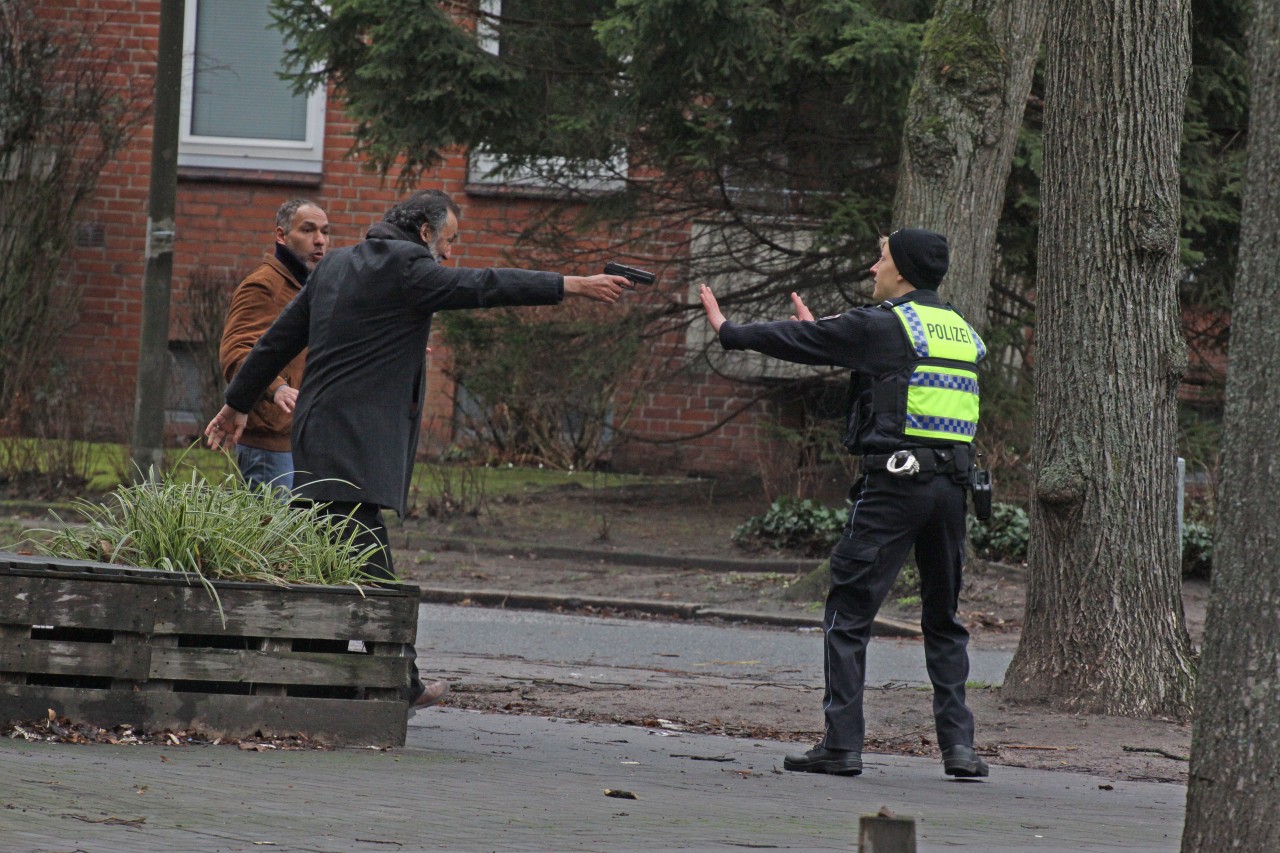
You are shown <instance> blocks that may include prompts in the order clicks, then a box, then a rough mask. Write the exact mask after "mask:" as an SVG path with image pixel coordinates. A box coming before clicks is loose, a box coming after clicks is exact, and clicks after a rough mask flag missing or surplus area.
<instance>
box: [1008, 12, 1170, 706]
mask: <svg viewBox="0 0 1280 853" xmlns="http://www.w3.org/2000/svg"><path fill="white" fill-rule="evenodd" d="M1046 47H1047V60H1046V80H1045V93H1046V99H1045V104H1046V110H1045V128H1044V183H1043V186H1042V191H1041V198H1042V222H1041V227H1040V240H1039V246H1038V253H1039V264H1038V274H1037V282H1038V290H1039V292H1038V295H1037V310H1038V316H1039V322H1038V323H1037V324H1036V377H1037V389H1038V395H1037V400H1036V413H1035V421H1036V422H1035V438H1034V440H1033V443H1032V444H1033V446H1032V449H1033V453H1034V458H1035V460H1036V484H1035V491H1034V496H1033V500H1032V506H1031V524H1032V527H1031V547H1030V552H1029V559H1030V580H1029V584H1028V589H1027V611H1026V620H1025V626H1024V628H1023V632H1022V640H1021V642H1020V643H1019V644H1018V650H1017V653H1016V654H1015V655H1014V658H1013V662H1012V664H1011V665H1010V667H1009V672H1008V674H1007V676H1006V679H1005V688H1004V693H1005V695H1006V696H1007V697H1009V698H1011V699H1013V700H1015V701H1024V702H1025V701H1042V702H1047V703H1049V704H1050V705H1052V706H1054V707H1058V708H1062V709H1067V710H1078V711H1087V712H1094V713H1109V714H1125V715H1135V716H1140V715H1155V714H1159V715H1170V716H1186V715H1187V714H1189V712H1190V709H1191V699H1192V690H1193V681H1194V667H1193V659H1192V654H1191V644H1190V640H1189V638H1188V636H1187V631H1186V624H1185V622H1184V620H1183V614H1182V599H1181V594H1180V593H1181V565H1180V559H1179V550H1180V549H1179V542H1178V534H1177V519H1176V515H1177V505H1176V497H1177V495H1176V458H1177V447H1176V441H1175V439H1176V408H1175V405H1176V394H1177V390H1178V384H1179V380H1180V378H1181V376H1182V373H1183V370H1184V368H1185V365H1186V346H1185V344H1184V342H1183V339H1182V333H1181V326H1180V324H1179V314H1178V303H1177V294H1176V284H1177V281H1178V276H1179V266H1178V213H1179V199H1180V196H1179V192H1178V153H1179V144H1180V134H1181V128H1182V109H1183V101H1184V94H1185V87H1186V81H1187V75H1188V72H1189V68H1190V48H1189V41H1188V9H1187V6H1186V5H1185V3H1184V2H1180V0H1128V2H1121V1H1120V0H1076V2H1072V3H1064V4H1061V5H1060V6H1059V7H1058V11H1057V12H1056V14H1055V15H1054V17H1053V19H1052V21H1051V22H1050V24H1049V29H1048V32H1047V34H1046Z"/></svg>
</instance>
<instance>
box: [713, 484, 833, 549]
mask: <svg viewBox="0 0 1280 853" xmlns="http://www.w3.org/2000/svg"><path fill="white" fill-rule="evenodd" d="M848 516H849V512H848V510H847V509H844V508H836V507H829V506H827V505H825V504H823V503H821V502H819V501H816V500H813V499H812V498H803V499H797V498H790V497H781V498H778V499H777V500H775V501H774V502H773V503H772V504H771V505H770V507H769V510H768V511H767V512H766V513H765V514H764V515H757V516H753V517H752V518H749V519H747V520H746V521H744V522H743V523H742V524H740V525H738V528H737V529H736V530H734V531H733V537H732V538H733V541H734V542H735V543H737V544H738V545H739V546H740V547H743V548H748V549H750V548H760V547H768V548H775V549H779V550H787V551H801V552H803V553H805V554H808V555H812V556H817V555H820V554H824V553H826V552H827V551H829V550H831V548H832V546H834V545H835V544H836V542H837V541H838V540H839V539H840V533H841V532H842V531H843V530H844V524H845V521H846V520H847V519H848Z"/></svg>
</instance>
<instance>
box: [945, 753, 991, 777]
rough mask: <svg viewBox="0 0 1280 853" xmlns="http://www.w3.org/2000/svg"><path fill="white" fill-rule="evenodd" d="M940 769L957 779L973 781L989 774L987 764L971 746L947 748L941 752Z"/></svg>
mask: <svg viewBox="0 0 1280 853" xmlns="http://www.w3.org/2000/svg"><path fill="white" fill-rule="evenodd" d="M942 769H943V771H945V772H946V774H947V775H948V776H955V777H956V778H957V779H975V778H978V777H980V776H986V775H987V774H988V772H989V771H988V769H987V762H985V761H983V760H982V758H980V757H979V756H978V753H976V752H974V751H973V747H971V746H949V747H947V748H946V749H944V750H942Z"/></svg>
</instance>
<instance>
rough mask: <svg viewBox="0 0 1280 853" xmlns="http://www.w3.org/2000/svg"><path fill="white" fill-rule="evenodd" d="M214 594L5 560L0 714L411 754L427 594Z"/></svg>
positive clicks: (236, 589)
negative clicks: (411, 687)
mask: <svg viewBox="0 0 1280 853" xmlns="http://www.w3.org/2000/svg"><path fill="white" fill-rule="evenodd" d="M213 586H214V587H215V588H216V589H217V592H218V596H219V598H220V599H221V602H222V612H223V613H224V614H225V616H226V624H225V625H224V624H223V621H222V617H221V616H220V615H219V613H218V606H217V604H215V602H214V600H213V598H212V597H211V596H210V594H209V592H208V590H206V589H205V588H204V586H202V585H201V583H200V581H199V579H198V578H196V577H195V576H189V575H183V574H177V573H173V572H164V571H158V570H155V569H136V568H128V567H123V566H110V565H105V564H102V563H88V562H83V561H79V560H59V559H52V558H49V557H29V556H22V555H17V554H8V553H0V720H3V721H5V722H10V723H12V722H19V721H24V720H34V719H43V718H44V717H45V716H46V715H47V713H48V710H49V709H53V710H54V711H56V712H57V713H58V714H59V715H61V716H66V717H69V718H71V719H72V720H74V721H76V722H86V723H91V724H93V725H97V726H101V727H103V728H112V727H114V726H117V725H121V724H128V725H132V726H136V727H139V728H141V729H143V730H146V731H163V730H166V729H167V730H170V731H181V730H193V731H197V732H200V733H201V734H203V735H205V736H208V737H211V738H217V737H223V738H251V737H255V736H262V737H289V736H294V735H300V734H301V735H305V736H307V737H308V738H311V739H312V740H315V741H319V742H321V743H325V744H329V745H333V746H344V745H361V746H364V745H370V746H403V745H404V740H405V731H406V724H407V721H408V707H407V704H406V702H405V701H404V699H403V698H402V697H401V695H400V687H401V685H406V684H408V678H409V665H410V659H409V658H408V657H407V652H408V649H409V648H410V647H411V644H412V643H413V642H414V639H415V636H416V633H417V627H418V597H419V593H418V588H417V587H414V586H397V587H393V588H387V589H376V588H365V589H364V594H363V595H361V593H360V591H358V590H355V589H353V588H350V587H326V586H291V587H280V586H275V585H272V584H263V583H239V582H229V581H214V582H213ZM352 641H360V643H363V646H364V651H363V652H361V651H359V644H354V645H353V644H352Z"/></svg>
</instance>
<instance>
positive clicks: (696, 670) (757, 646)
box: [418, 604, 1013, 687]
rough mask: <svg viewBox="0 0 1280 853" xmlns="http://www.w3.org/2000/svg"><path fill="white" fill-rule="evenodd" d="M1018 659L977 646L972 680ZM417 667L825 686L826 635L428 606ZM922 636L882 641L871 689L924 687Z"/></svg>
mask: <svg viewBox="0 0 1280 853" xmlns="http://www.w3.org/2000/svg"><path fill="white" fill-rule="evenodd" d="M1012 657H1013V654H1012V652H1008V651H984V650H978V649H974V650H971V654H970V673H969V680H970V682H974V683H981V684H991V685H997V684H1002V683H1003V682H1004V673H1005V670H1006V669H1007V668H1008V666H1009V661H1010V659H1011V658H1012ZM418 665H419V667H420V668H421V669H422V670H423V671H424V672H429V673H433V674H444V673H455V674H464V675H465V674H472V675H477V676H479V675H502V676H507V677H510V676H513V675H520V676H537V675H538V674H539V673H541V674H542V675H544V676H545V675H546V673H549V672H550V673H554V674H555V676H556V677H558V678H568V679H574V680H581V681H582V682H583V683H586V684H589V683H596V682H607V683H611V684H618V683H635V684H637V685H639V684H646V685H652V684H655V683H661V682H663V681H664V679H672V678H676V679H679V680H680V681H681V682H682V683H687V682H688V679H689V678H690V677H698V676H701V677H706V678H709V679H729V680H733V681H738V682H741V681H753V680H755V681H762V682H768V683H771V684H793V685H799V686H806V687H821V686H822V635H821V632H820V631H817V630H813V629H801V630H796V629H783V628H770V627H763V626H752V625H714V624H706V623H686V622H672V621H645V620H634V619H610V618H600V617H592V616H570V615H562V614H556V613H547V612H542V611H521V610H500V609H493V608H481V607H451V606H447V605H432V604H424V605H422V608H421V610H420V611H419V619H418ZM928 683H929V678H928V675H927V673H926V672H925V666H924V649H923V647H922V645H921V643H920V641H919V640H905V639H894V638H889V637H875V638H873V639H872V640H871V644H870V645H869V646H868V648H867V684H868V686H874V687H878V686H885V685H890V684H892V685H901V686H911V687H914V686H920V685H927V684H928Z"/></svg>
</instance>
